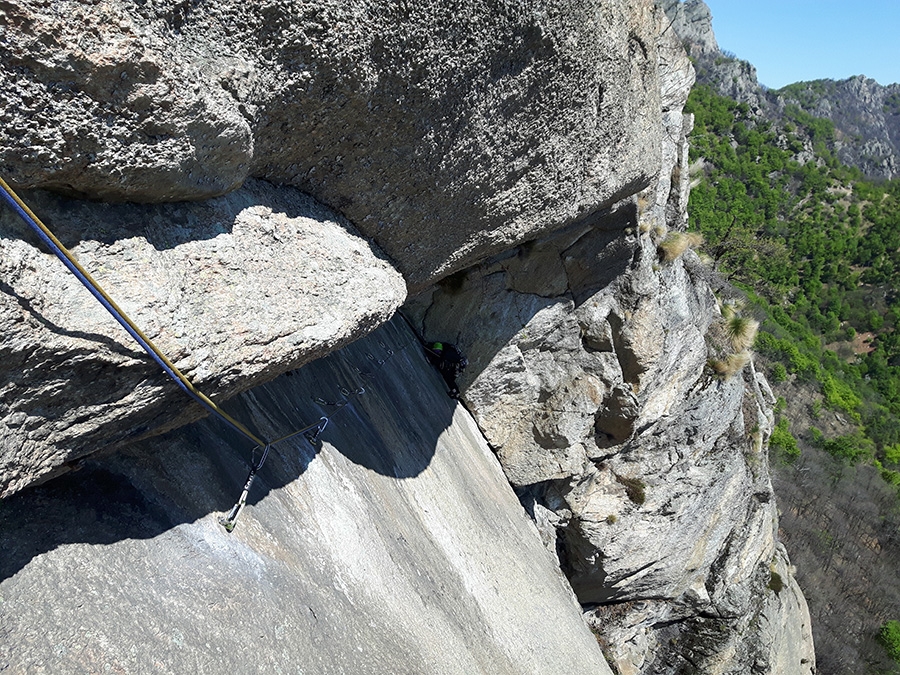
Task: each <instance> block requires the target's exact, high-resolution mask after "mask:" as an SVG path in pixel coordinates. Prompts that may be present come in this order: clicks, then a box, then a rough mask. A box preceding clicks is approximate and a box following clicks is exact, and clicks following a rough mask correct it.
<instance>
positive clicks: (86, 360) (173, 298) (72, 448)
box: [0, 180, 406, 494]
mask: <svg viewBox="0 0 900 675" xmlns="http://www.w3.org/2000/svg"><path fill="white" fill-rule="evenodd" d="M25 196H26V198H27V199H28V201H29V202H30V203H31V204H32V206H33V207H34V209H35V210H36V211H37V212H39V213H40V214H41V215H42V216H43V217H44V218H45V219H46V221H47V222H48V223H49V224H50V225H51V226H52V227H53V228H54V229H55V230H56V232H57V235H58V236H59V237H60V238H61V239H62V241H63V243H65V244H68V245H69V247H71V249H72V251H73V253H74V254H75V255H76V256H77V257H78V259H79V260H80V261H81V263H82V265H83V266H84V267H85V268H86V269H87V270H88V271H89V272H91V273H92V274H93V276H95V277H96V279H97V281H98V282H99V283H100V284H101V285H102V286H103V287H104V288H105V289H106V291H107V292H108V293H109V294H110V295H111V296H112V297H113V298H114V299H116V301H117V302H118V304H119V305H120V306H121V307H122V308H123V309H124V310H125V312H126V313H128V314H129V315H130V316H131V318H132V319H133V320H134V321H135V322H136V323H137V324H138V325H139V326H141V327H142V328H143V330H144V332H145V333H146V334H147V336H148V337H149V338H150V339H151V340H153V341H154V342H156V343H157V344H158V346H159V347H160V349H162V351H163V352H164V353H165V354H166V355H167V356H168V357H169V358H170V360H171V361H172V362H174V363H175V365H176V366H177V367H178V368H179V369H180V370H182V371H183V372H184V373H185V374H186V375H187V376H188V377H189V378H190V379H191V381H192V382H193V383H194V384H195V385H196V386H197V387H198V388H200V390H201V391H204V392H205V393H207V394H208V395H210V396H212V397H213V398H214V399H221V398H228V397H230V396H233V395H234V394H236V393H238V392H239V391H243V390H246V389H248V388H250V387H253V386H254V385H257V384H261V383H263V382H265V381H267V380H269V379H272V378H273V377H275V376H276V375H278V374H279V373H282V372H284V371H285V370H289V369H291V368H296V367H298V366H300V365H302V364H303V363H307V362H309V361H311V360H313V359H315V358H317V357H319V356H322V355H324V354H326V353H327V352H329V351H331V350H333V349H335V348H337V347H340V346H341V345H343V344H346V343H348V342H350V341H352V340H354V339H357V338H359V337H361V336H362V335H365V334H366V333H367V332H369V331H371V330H372V329H373V328H375V327H376V326H378V325H379V324H381V323H383V322H384V321H386V320H387V319H388V318H390V316H391V315H392V314H393V312H394V310H395V309H396V308H397V307H398V306H399V305H400V304H401V303H402V302H403V300H404V298H405V297H406V289H405V285H404V283H403V278H402V277H401V276H400V274H399V273H398V272H397V271H396V270H395V269H394V268H393V267H392V266H391V265H390V264H389V263H388V262H387V261H386V260H385V258H384V254H383V253H381V252H380V251H379V250H378V249H377V248H376V247H374V246H373V245H372V244H370V243H369V242H368V241H366V240H365V239H363V238H361V237H360V236H359V234H358V233H356V232H355V231H354V229H353V227H352V226H351V225H350V224H349V223H348V222H347V221H346V219H344V218H342V217H340V216H339V215H337V214H335V213H334V212H333V211H330V210H329V209H327V208H325V207H323V206H322V205H321V204H319V203H317V202H316V201H315V200H313V199H311V198H310V197H309V196H307V195H304V194H302V193H300V192H298V191H296V190H294V189H290V188H281V189H275V188H273V187H272V186H271V185H269V184H267V183H264V182H260V181H254V180H250V181H247V183H246V184H245V185H244V187H242V188H241V189H240V190H236V191H234V192H231V193H229V194H228V195H226V196H224V197H218V198H216V199H212V200H207V201H205V202H203V203H198V204H191V205H180V204H179V205H176V204H169V205H158V206H150V205H145V206H141V205H133V204H123V205H101V204H93V203H87V202H83V201H77V200H71V199H66V198H61V197H58V196H54V195H52V194H49V193H44V192H37V191H35V192H31V193H27V194H26V195H25ZM0 316H2V317H3V321H2V324H3V331H4V335H3V341H2V343H0V383H2V384H0V494H9V493H11V492H14V491H16V490H18V489H20V488H22V487H24V486H25V485H28V484H30V483H32V482H34V481H36V480H42V479H46V478H49V477H51V476H53V475H56V474H58V473H59V472H60V471H63V470H65V469H66V468H68V467H69V466H70V465H71V463H72V462H74V461H76V460H78V459H79V458H82V457H84V456H86V455H89V454H93V453H97V452H102V451H103V450H105V449H108V448H110V447H114V446H116V445H117V444H121V443H122V442H125V441H132V440H137V439H140V438H142V437H146V436H148V435H151V434H154V433H159V432H161V431H165V430H166V429H170V428H172V427H174V426H178V425H180V424H184V423H186V422H189V421H191V420H192V419H197V418H198V417H200V416H201V415H203V414H205V411H204V410H203V409H202V408H201V407H200V405H199V404H195V403H193V402H189V401H190V399H186V397H185V394H184V393H183V392H182V391H181V390H180V389H178V388H177V387H176V385H175V384H174V383H172V382H171V381H170V380H168V379H167V378H166V377H165V375H164V374H163V373H162V371H161V370H160V368H159V367H158V366H157V365H156V364H155V363H153V362H152V361H150V360H149V358H147V357H146V356H145V355H144V353H143V352H142V351H141V349H140V348H139V347H138V346H137V344H136V343H134V342H133V341H132V340H131V338H130V337H129V336H128V335H127V334H126V333H125V331H124V330H123V329H122V328H121V327H120V326H119V325H118V324H117V323H116V322H115V320H114V319H113V318H112V316H110V315H109V314H108V313H107V312H106V310H105V309H103V307H102V306H101V305H100V304H99V303H98V302H97V301H96V300H95V299H94V298H93V297H92V296H91V295H90V294H89V293H88V291H87V290H86V289H84V288H83V287H82V286H81V285H80V284H79V283H78V281H77V280H76V279H75V278H74V277H73V276H72V275H71V274H70V273H69V272H68V271H67V270H66V268H65V267H63V265H62V263H60V261H58V260H57V259H56V258H54V257H53V256H52V255H50V254H49V253H44V252H42V250H41V248H40V247H39V245H38V242H37V239H36V237H33V235H31V234H30V232H29V231H28V230H27V228H26V226H25V225H24V224H23V223H22V222H21V221H19V220H18V218H17V216H15V215H14V214H13V213H12V211H10V210H9V209H6V208H4V209H3V210H2V211H0Z"/></svg>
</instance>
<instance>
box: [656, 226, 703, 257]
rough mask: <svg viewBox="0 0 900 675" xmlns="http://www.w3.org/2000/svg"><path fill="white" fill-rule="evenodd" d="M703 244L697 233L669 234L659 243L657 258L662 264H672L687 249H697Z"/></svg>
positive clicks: (700, 236)
mask: <svg viewBox="0 0 900 675" xmlns="http://www.w3.org/2000/svg"><path fill="white" fill-rule="evenodd" d="M702 243H703V235H702V234H700V233H698V232H671V233H669V234H668V235H666V238H665V239H663V240H662V241H661V242H659V257H660V258H661V259H662V260H663V261H664V262H672V261H673V260H676V259H677V258H678V257H680V256H681V255H682V254H683V253H684V252H685V251H687V250H688V249H689V248H697V247H698V246H700V245H701V244H702Z"/></svg>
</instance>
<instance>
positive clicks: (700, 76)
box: [656, 0, 771, 114]
mask: <svg viewBox="0 0 900 675" xmlns="http://www.w3.org/2000/svg"><path fill="white" fill-rule="evenodd" d="M656 3H657V5H658V6H659V7H660V8H661V9H662V10H663V11H664V12H665V13H666V16H667V18H668V20H669V22H670V24H671V29H672V30H673V31H674V32H675V34H676V35H677V36H678V38H679V39H680V40H681V42H682V44H683V45H684V48H685V50H686V51H687V53H688V55H689V56H690V57H691V60H692V61H693V63H694V68H695V70H696V72H697V81H698V82H699V83H700V84H706V85H709V86H711V87H712V88H713V89H715V90H716V91H717V92H718V93H719V94H720V95H722V96H728V97H729V98H733V99H734V100H736V101H740V102H741V103H746V104H748V105H749V106H750V108H751V109H752V110H753V111H754V112H756V113H757V114H763V113H764V112H765V111H768V110H769V108H770V105H771V101H770V100H769V98H768V96H767V92H766V90H765V88H764V87H762V86H760V84H759V82H758V81H757V78H756V68H754V67H753V65H752V64H751V63H750V62H749V61H744V60H742V59H739V58H738V57H737V56H735V55H734V54H731V53H727V52H723V51H722V50H721V49H720V48H719V45H718V43H717V42H716V36H715V34H714V33H713V27H712V19H713V16H712V12H711V11H710V9H709V7H708V6H707V5H706V3H705V2H703V0H687V2H682V1H681V0H656Z"/></svg>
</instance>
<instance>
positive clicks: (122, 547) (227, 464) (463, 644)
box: [0, 319, 611, 675]
mask: <svg viewBox="0 0 900 675" xmlns="http://www.w3.org/2000/svg"><path fill="white" fill-rule="evenodd" d="M370 356H371V357H372V358H369V357H370ZM378 361H382V362H383V363H382V364H381V365H380V366H379V365H378ZM342 387H343V388H345V389H348V390H349V389H352V390H353V391H354V392H356V391H358V390H359V389H360V388H363V389H364V390H365V391H364V393H362V394H358V395H352V396H351V398H350V399H349V402H348V403H347V405H344V406H340V407H339V406H338V405H336V404H337V403H338V402H343V401H348V399H346V398H345V396H344V394H343V393H342V392H341V388H342ZM317 398H318V399H319V400H320V401H327V402H329V403H322V402H317V401H316V400H315V399H317ZM232 403H233V405H234V406H235V410H237V411H239V412H240V414H241V417H242V419H244V420H245V421H246V422H247V423H248V424H251V425H253V426H254V427H255V428H259V429H260V431H261V432H262V433H268V434H271V435H272V436H279V435H282V434H285V433H287V432H289V431H291V430H293V429H296V428H297V427H298V426H301V425H303V424H304V423H307V422H309V421H314V420H316V419H318V418H319V417H320V416H321V415H328V416H330V418H331V421H330V423H329V425H328V427H327V428H326V429H325V431H323V432H322V434H321V435H320V436H319V438H318V440H317V441H316V443H315V444H310V443H309V442H308V441H307V440H306V439H305V438H304V437H303V436H297V437H295V438H294V439H292V440H289V441H286V442H284V443H282V444H280V445H278V446H276V447H275V448H273V450H272V452H271V453H270V456H269V459H268V461H267V462H266V464H265V465H264V467H263V469H262V471H260V474H259V478H258V479H257V481H256V483H255V485H254V489H253V491H252V492H251V495H250V503H249V505H248V506H247V508H246V509H245V510H244V512H243V513H242V514H241V516H240V519H239V520H238V524H237V527H236V529H235V531H234V532H233V533H232V534H231V535H228V534H226V533H225V532H224V530H223V529H222V528H221V526H219V524H218V523H217V522H216V516H217V515H219V514H220V513H221V512H222V511H223V510H225V509H227V508H229V507H230V505H231V500H233V499H235V498H236V497H237V494H238V492H239V491H240V486H241V485H242V484H243V480H244V477H245V475H246V473H245V472H246V461H247V459H248V457H249V448H247V447H246V443H244V441H243V439H242V438H240V437H236V436H235V435H234V434H232V433H230V432H228V431H227V430H224V429H222V428H221V427H219V426H218V425H217V424H216V423H215V422H213V421H210V420H204V421H201V422H199V423H197V424H195V425H192V426H190V427H185V428H182V429H180V430H178V431H176V432H173V433H170V434H169V435H167V436H163V437H157V438H155V439H151V440H149V441H145V442H143V443H138V444H135V445H132V446H130V448H129V449H128V450H127V451H125V452H122V453H118V454H116V455H115V456H112V457H107V458H104V459H101V460H89V461H87V462H86V463H85V465H84V466H83V468H82V469H81V471H79V472H77V473H73V474H70V475H68V476H65V477H63V478H60V479H58V480H56V481H52V482H51V483H48V484H46V485H44V486H40V487H38V488H35V489H32V490H26V491H23V492H21V493H19V494H17V495H14V496H13V497H11V498H9V499H7V500H5V501H4V502H3V503H2V507H0V508H2V509H3V520H4V526H3V528H2V530H0V547H2V550H3V555H2V556H0V597H2V598H3V602H2V603H0V626H2V627H0V635H2V640H0V670H5V671H7V672H16V673H20V672H40V671H46V672H54V673H76V672H92V673H95V672H110V671H112V672H116V671H119V672H147V671H154V672H171V673H183V672H186V671H192V672H200V673H222V672H233V673H246V672H253V673H281V672H285V671H286V670H289V671H291V672H309V673H318V674H320V675H338V674H340V673H373V674H377V675H395V674H397V673H404V674H409V675H418V674H420V673H447V674H448V675H450V674H453V675H455V674H459V675H471V674H472V673H503V674H508V675H521V674H522V673H533V674H534V675H538V674H544V673H558V674H560V675H563V674H569V673H598V674H600V675H603V674H606V675H609V674H610V672H611V671H610V670H609V668H608V666H607V665H606V662H605V661H604V658H603V655H602V654H601V651H600V649H599V647H598V646H597V642H596V640H595V638H594V636H593V635H591V633H590V631H589V630H588V627H587V626H586V625H585V624H584V622H583V621H582V620H581V617H580V613H579V609H578V606H577V604H576V603H575V601H574V599H573V597H572V592H571V590H570V589H569V588H568V585H567V584H566V582H565V579H564V578H563V577H562V575H561V574H560V572H559V570H558V568H557V567H556V565H555V561H554V560H553V559H552V558H551V556H550V555H549V554H548V553H547V551H546V550H545V549H544V548H543V546H542V545H541V542H540V539H539V538H538V535H537V532H536V530H535V528H534V525H533V524H532V523H531V521H530V520H529V519H528V517H527V516H526V514H525V513H524V512H523V511H522V508H521V506H520V505H519V503H518V502H517V501H516V498H515V495H514V494H513V492H512V490H511V489H510V487H509V484H508V483H507V482H506V480H505V479H504V477H503V474H502V472H501V470H500V467H499V466H498V465H497V463H496V460H494V458H493V456H492V455H491V453H490V450H489V449H488V448H487V446H486V444H485V443H484V440H483V439H482V437H481V434H480V433H479V431H478V429H477V427H476V426H475V424H474V422H473V421H472V419H471V417H470V416H469V415H468V414H467V413H466V412H465V410H464V409H463V408H462V407H461V406H459V405H457V404H455V402H453V401H451V400H450V399H449V398H447V396H446V394H445V393H444V388H443V382H442V381H441V380H440V378H439V377H438V376H437V374H436V373H435V372H434V370H433V369H432V368H431V367H430V366H429V365H428V364H427V362H426V361H425V359H424V357H423V354H422V352H421V349H420V348H419V342H418V340H417V339H416V337H415V336H414V335H413V334H412V333H411V331H410V330H409V329H408V328H407V327H406V325H405V324H404V323H403V321H402V320H400V319H395V320H394V321H393V322H392V323H391V324H389V325H387V326H383V327H382V328H380V329H378V330H377V331H376V332H375V333H374V334H372V335H370V336H368V337H366V338H363V339H361V340H359V341H357V342H354V343H353V344H352V345H350V346H349V347H346V348H344V349H342V350H340V351H339V352H337V353H335V354H333V355H331V356H329V357H326V358H325V359H320V360H318V361H316V362H314V363H312V364H310V365H308V366H306V367H304V368H303V369H301V370H299V371H297V372H295V373H294V375H293V377H286V376H282V377H281V378H279V379H277V380H275V381H273V382H270V383H268V384H266V385H263V386H262V387H258V388H256V389H254V390H253V392H250V393H247V394H242V395H240V396H238V397H237V398H235V399H234V400H233V401H232Z"/></svg>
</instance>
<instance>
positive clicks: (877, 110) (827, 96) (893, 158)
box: [776, 75, 900, 180]
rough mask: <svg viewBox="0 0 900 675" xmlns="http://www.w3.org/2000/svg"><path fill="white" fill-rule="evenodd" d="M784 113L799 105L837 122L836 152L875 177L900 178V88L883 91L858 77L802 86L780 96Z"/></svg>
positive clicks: (785, 89) (788, 90)
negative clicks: (786, 107)
mask: <svg viewBox="0 0 900 675" xmlns="http://www.w3.org/2000/svg"><path fill="white" fill-rule="evenodd" d="M776 93H777V95H778V99H777V103H778V106H779V107H780V108H782V109H783V108H784V107H785V106H788V105H796V106H799V107H800V108H802V109H804V110H806V111H807V112H809V113H812V114H813V115H815V116H816V117H825V118H827V119H830V120H831V121H832V122H834V126H835V131H836V143H835V150H836V152H837V156H838V158H839V159H840V160H841V161H842V162H844V163H845V164H849V165H851V166H856V167H859V168H860V169H861V170H862V171H863V172H865V173H866V174H867V175H869V176H877V177H881V178H887V179H889V180H890V179H891V178H896V177H897V176H898V175H900V84H891V85H888V86H882V85H880V84H878V83H877V82H876V81H875V80H872V79H870V78H867V77H865V76H864V75H858V76H856V77H851V78H849V79H847V80H840V81H834V80H815V81H813V82H798V83H797V84H793V85H790V86H788V87H785V88H784V89H781V90H779V91H778V92H776Z"/></svg>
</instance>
